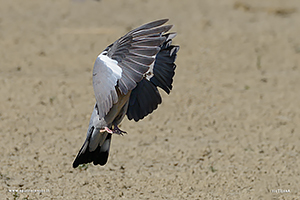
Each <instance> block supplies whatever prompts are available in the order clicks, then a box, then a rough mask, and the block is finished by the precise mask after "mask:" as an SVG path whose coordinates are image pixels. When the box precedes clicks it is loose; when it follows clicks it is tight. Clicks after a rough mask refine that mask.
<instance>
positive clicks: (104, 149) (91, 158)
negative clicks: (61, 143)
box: [73, 127, 111, 168]
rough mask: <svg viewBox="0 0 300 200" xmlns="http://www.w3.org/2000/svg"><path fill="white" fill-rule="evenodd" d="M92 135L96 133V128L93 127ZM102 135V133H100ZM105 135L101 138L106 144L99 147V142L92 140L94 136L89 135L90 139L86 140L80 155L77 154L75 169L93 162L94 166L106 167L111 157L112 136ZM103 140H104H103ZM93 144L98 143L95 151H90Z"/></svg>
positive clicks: (74, 163)
mask: <svg viewBox="0 0 300 200" xmlns="http://www.w3.org/2000/svg"><path fill="white" fill-rule="evenodd" d="M90 131H91V133H93V132H94V131H97V130H94V127H92V130H90ZM99 134H100V133H99ZM104 134H105V135H101V136H100V137H103V139H104V142H103V141H102V142H103V143H102V142H101V143H102V144H101V146H100V145H99V142H98V141H92V140H95V139H92V134H90V135H89V137H88V138H87V139H86V140H85V142H84V144H83V145H82V147H81V149H80V150H79V153H78V154H77V156H76V158H75V160H74V162H73V167H74V168H76V167H78V165H80V164H86V163H90V162H93V163H94V165H98V164H99V165H105V164H106V162H107V159H108V155H109V149H110V143H111V134H110V133H104ZM103 139H102V140H103ZM91 142H92V143H95V142H97V144H96V145H97V146H96V148H95V149H94V150H90V148H89V147H90V145H91Z"/></svg>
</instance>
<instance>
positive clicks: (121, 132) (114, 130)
mask: <svg viewBox="0 0 300 200" xmlns="http://www.w3.org/2000/svg"><path fill="white" fill-rule="evenodd" d="M113 133H114V134H117V135H122V136H123V135H124V134H127V132H126V131H122V130H121V129H120V128H119V127H118V126H114V128H113Z"/></svg>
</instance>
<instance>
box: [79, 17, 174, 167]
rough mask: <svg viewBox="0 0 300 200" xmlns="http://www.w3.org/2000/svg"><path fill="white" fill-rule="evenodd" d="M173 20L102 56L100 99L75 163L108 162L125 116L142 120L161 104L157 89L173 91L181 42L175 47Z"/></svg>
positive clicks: (97, 73)
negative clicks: (171, 22) (114, 136)
mask: <svg viewBox="0 0 300 200" xmlns="http://www.w3.org/2000/svg"><path fill="white" fill-rule="evenodd" d="M167 21H168V20H167V19H162V20H157V21H154V22H150V23H148V24H145V25H142V26H140V27H138V28H136V29H134V30H132V31H130V32H128V33H127V34H126V35H124V36H123V37H121V38H119V39H118V40H117V41H115V42H114V43H113V44H111V45H109V46H108V47H107V48H106V49H105V50H104V51H103V52H102V53H101V54H100V55H99V56H98V57H97V59H96V61H95V64H94V69H93V87H94V93H95V98H96V104H95V106H94V109H93V112H92V116H91V119H90V123H89V128H88V132H87V137H86V140H85V142H84V144H83V146H82V148H81V149H80V151H79V153H78V155H77V157H76V159H75V161H74V163H73V167H74V168H76V167H77V166H78V165H79V164H83V163H89V162H93V163H94V164H95V165H96V164H100V165H104V164H106V162H107V158H108V154H109V149H110V142H111V134H112V133H116V134H123V133H126V132H125V131H122V130H120V129H119V128H118V125H119V124H120V123H121V121H122V120H123V118H124V117H125V115H126V114H127V117H128V119H130V120H131V119H134V120H135V121H138V120H140V119H143V118H144V117H145V116H146V115H148V114H149V113H151V112H153V110H155V109H156V108H157V106H158V104H160V103H161V96H160V94H159V91H158V89H157V87H160V88H162V89H163V90H164V91H165V92H167V93H169V92H170V90H171V89H172V82H173V76H174V74H175V72H174V70H175V68H176V65H175V63H174V62H175V59H176V55H177V52H178V50H179V46H174V45H171V42H172V39H173V38H174V37H175V36H176V34H175V33H166V32H168V31H169V30H170V29H171V28H172V25H163V24H165V23H166V22H167Z"/></svg>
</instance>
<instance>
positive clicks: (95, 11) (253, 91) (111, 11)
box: [0, 0, 300, 199]
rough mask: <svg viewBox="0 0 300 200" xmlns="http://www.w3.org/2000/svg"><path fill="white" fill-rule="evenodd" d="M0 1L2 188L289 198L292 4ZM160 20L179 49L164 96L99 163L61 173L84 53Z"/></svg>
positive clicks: (81, 90)
mask: <svg viewBox="0 0 300 200" xmlns="http://www.w3.org/2000/svg"><path fill="white" fill-rule="evenodd" d="M0 5H1V6H0V47H1V48H0V51H1V52H0V102H1V103H0V163H1V165H0V196H1V197H5V198H6V199H56V198H62V199H84V198H85V199H246V198H247V199H271V198H273V199H297V198H298V197H299V194H300V191H299V184H300V183H299V181H300V178H299V175H300V170H299V169H300V166H299V165H300V161H299V155H300V148H299V140H300V132H299V128H300V127H299V120H300V109H299V102H300V94H299V88H300V78H299V70H300V69H299V67H300V37H299V33H300V26H299V24H300V1H299V0H272V1H271V0H252V1H246V0H222V1H221V0H187V1H180V0H165V1H159V0H151V1H150V0H143V1H135V0H127V1H122V0H115V1H108V0H99V1H95V0H64V1H58V0H48V1H38V0H31V1H5V0H0ZM161 18H169V19H170V21H169V24H173V25H174V27H173V29H172V31H174V32H177V37H176V38H175V39H174V42H173V43H174V44H178V45H180V51H179V53H178V57H177V61H176V64H177V68H176V75H175V78H174V84H173V86H174V88H173V91H172V92H171V94H170V95H166V94H164V93H163V92H162V96H163V103H162V104H161V105H160V106H159V108H158V109H157V110H156V111H154V112H153V113H152V114H151V115H150V116H148V117H146V118H145V119H144V120H142V121H140V122H138V123H135V122H133V121H128V120H127V119H125V120H124V121H123V123H122V129H123V130H126V131H127V132H128V135H126V136H124V137H121V136H113V140H112V146H111V151H110V156H109V160H108V163H107V165H105V166H104V167H100V166H94V165H92V164H91V165H84V166H82V167H80V168H79V169H73V168H72V162H73V160H74V158H75V156H76V154H77V153H78V151H79V149H80V147H81V145H82V144H83V141H84V140H85V137H86V131H87V127H88V122H89V118H90V114H91V112H92V109H93V106H94V103H95V99H94V94H93V88H92V67H93V63H94V61H95V59H96V57H97V56H98V54H99V53H100V52H102V51H103V50H104V49H105V48H106V47H107V46H108V45H109V44H111V43H112V42H114V41H115V40H116V39H118V38H119V37H121V36H122V35H124V34H125V33H126V32H128V31H129V30H131V29H133V28H135V27H137V26H139V25H141V24H144V23H147V22H150V21H153V20H157V19H161ZM22 190H23V191H22ZM26 190H27V191H26ZM33 190H37V191H33Z"/></svg>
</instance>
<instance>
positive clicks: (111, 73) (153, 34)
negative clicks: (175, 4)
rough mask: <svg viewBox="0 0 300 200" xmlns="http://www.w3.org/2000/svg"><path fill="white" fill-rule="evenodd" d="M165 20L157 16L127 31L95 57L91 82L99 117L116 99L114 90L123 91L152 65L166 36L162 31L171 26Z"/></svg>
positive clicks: (128, 88) (130, 87)
mask: <svg viewBox="0 0 300 200" xmlns="http://www.w3.org/2000/svg"><path fill="white" fill-rule="evenodd" d="M167 21H168V19H162V20H157V21H154V22H150V23H148V24H145V25H142V26H140V27H138V28H136V29H134V30H132V31H130V32H128V33H127V34H126V35H124V36H123V37H121V38H120V39H118V40H117V41H115V42H114V43H113V44H111V45H110V46H108V47H107V48H106V49H105V50H104V51H103V52H102V53H101V54H100V55H99V56H98V57H97V59H96V62H95V65H94V70H93V86H94V93H95V97H96V101H97V106H98V111H99V117H100V118H102V117H104V116H105V115H106V114H107V113H108V112H109V110H110V109H111V107H112V106H113V104H115V103H117V102H118V95H117V91H116V90H117V89H118V90H120V92H121V94H123V95H126V94H127V93H128V91H131V90H132V89H134V88H135V87H136V85H137V83H138V82H140V81H141V80H142V79H143V77H144V75H145V73H146V72H147V71H148V70H149V68H150V66H151V65H153V62H154V60H155V56H156V54H157V53H158V52H159V51H160V46H161V45H162V43H163V42H164V41H165V40H166V38H165V37H164V36H163V33H165V32H167V31H169V30H170V29H171V28H172V25H164V26H162V25H163V24H165V23H166V22H167Z"/></svg>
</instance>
